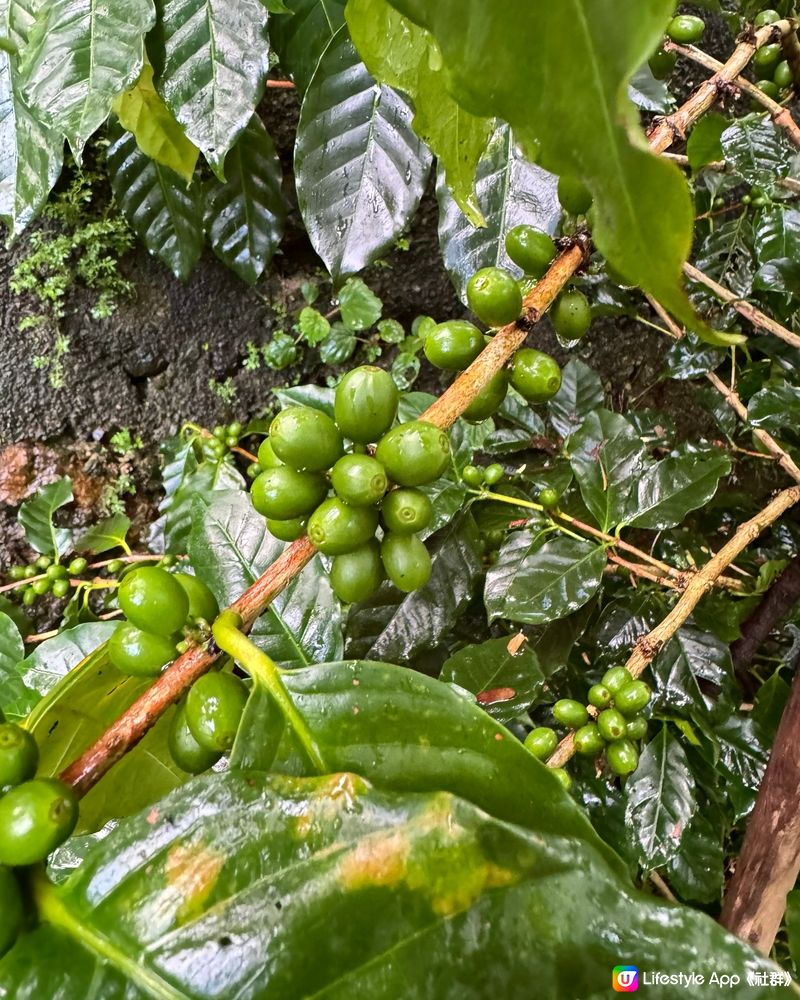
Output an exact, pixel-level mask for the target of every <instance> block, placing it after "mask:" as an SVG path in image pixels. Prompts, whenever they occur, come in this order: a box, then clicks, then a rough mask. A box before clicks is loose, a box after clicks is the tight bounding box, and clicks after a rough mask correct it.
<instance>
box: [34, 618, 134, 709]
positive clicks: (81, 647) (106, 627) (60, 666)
mask: <svg viewBox="0 0 800 1000" xmlns="http://www.w3.org/2000/svg"><path fill="white" fill-rule="evenodd" d="M116 628H117V622H113V621H111V622H90V623H88V624H86V625H78V626H76V627H75V628H71V629H66V630H64V631H63V632H59V633H58V635H54V636H53V638H52V639H45V641H44V642H40V643H39V644H38V645H37V646H36V647H35V648H34V650H33V652H32V653H31V654H30V655H29V656H27V657H26V658H25V659H24V660H22V662H21V663H20V664H19V665H18V667H17V671H18V673H19V676H20V677H21V678H22V680H23V681H24V683H25V684H26V685H27V687H28V688H29V689H30V690H31V691H35V692H36V696H37V697H36V701H37V702H38V701H39V699H40V698H43V697H44V696H45V695H47V694H49V693H50V692H51V691H52V690H53V688H54V687H55V686H56V685H57V684H58V682H59V681H60V680H61V678H62V677H65V676H66V675H67V674H68V673H69V672H70V670H72V668H73V667H74V666H76V665H77V664H79V663H80V662H81V661H82V660H83V659H85V658H86V657H87V656H88V655H89V653H91V652H93V650H95V649H97V647H98V646H102V644H103V643H104V642H106V640H108V639H109V638H110V637H111V636H112V635H113V634H114V632H115V630H116ZM31 707H32V706H31Z"/></svg>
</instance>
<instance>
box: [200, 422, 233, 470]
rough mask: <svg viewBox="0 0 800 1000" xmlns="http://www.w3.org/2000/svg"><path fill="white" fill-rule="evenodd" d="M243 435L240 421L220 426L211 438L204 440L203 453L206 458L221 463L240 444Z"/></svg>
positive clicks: (215, 429)
mask: <svg viewBox="0 0 800 1000" xmlns="http://www.w3.org/2000/svg"><path fill="white" fill-rule="evenodd" d="M241 435H242V425H241V424H240V423H239V421H238V420H237V421H234V422H233V423H232V424H227V425H224V424H219V425H218V426H217V427H215V428H214V431H213V433H212V435H211V437H207V438H204V439H203V445H202V446H203V452H204V454H205V456H206V458H209V459H211V460H212V461H217V462H218V461H220V459H222V458H224V457H225V455H226V454H227V453H228V452H229V451H230V450H231V448H235V447H236V446H237V445H238V444H239V438H240V437H241Z"/></svg>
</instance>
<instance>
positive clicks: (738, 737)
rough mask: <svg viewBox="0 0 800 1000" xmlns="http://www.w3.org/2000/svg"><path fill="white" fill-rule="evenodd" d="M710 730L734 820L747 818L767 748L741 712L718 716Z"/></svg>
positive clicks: (752, 724) (762, 770)
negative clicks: (713, 737)
mask: <svg viewBox="0 0 800 1000" xmlns="http://www.w3.org/2000/svg"><path fill="white" fill-rule="evenodd" d="M720 715H721V718H720V719H719V721H718V722H717V724H716V726H715V728H714V735H715V737H716V740H717V743H718V746H719V764H718V768H719V771H720V772H721V773H722V775H723V776H724V778H725V784H726V788H727V792H728V797H729V799H730V802H731V805H732V806H733V810H734V819H735V821H738V820H741V819H742V818H743V817H745V816H747V815H748V813H749V812H750V811H751V809H752V808H753V805H754V804H755V801H756V795H757V794H758V789H759V787H760V786H761V779H762V778H763V777H764V769H765V767H766V766H767V760H768V758H769V747H768V746H766V745H765V744H764V743H762V741H761V739H760V734H759V732H758V730H757V729H756V726H755V723H754V721H753V719H752V718H750V717H749V715H746V714H744V713H742V712H736V711H733V712H729V713H727V712H726V713H720Z"/></svg>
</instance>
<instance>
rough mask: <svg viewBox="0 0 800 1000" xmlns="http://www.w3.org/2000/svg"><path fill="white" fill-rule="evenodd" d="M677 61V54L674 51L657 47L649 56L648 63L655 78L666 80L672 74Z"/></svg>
mask: <svg viewBox="0 0 800 1000" xmlns="http://www.w3.org/2000/svg"><path fill="white" fill-rule="evenodd" d="M677 61H678V54H677V53H676V52H665V51H664V49H658V50H657V51H656V52H654V53H653V55H652V56H650V59H649V60H648V65H649V67H650V72H651V73H652V74H653V76H654V77H655V78H656V80H668V79H669V78H670V76H672V71H673V70H674V69H675V64H676V63H677Z"/></svg>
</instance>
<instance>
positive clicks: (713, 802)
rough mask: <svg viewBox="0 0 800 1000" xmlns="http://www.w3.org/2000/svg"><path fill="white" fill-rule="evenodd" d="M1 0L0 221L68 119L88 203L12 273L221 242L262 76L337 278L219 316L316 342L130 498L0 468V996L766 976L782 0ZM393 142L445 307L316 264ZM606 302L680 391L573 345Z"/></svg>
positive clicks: (289, 201)
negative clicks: (658, 390)
mask: <svg viewBox="0 0 800 1000" xmlns="http://www.w3.org/2000/svg"><path fill="white" fill-rule="evenodd" d="M0 14H1V16H0V151H1V152H0V219H2V221H3V222H4V223H5V225H6V227H7V229H8V234H9V237H10V238H14V237H17V236H18V235H19V234H20V233H22V232H23V230H25V229H26V227H28V226H31V225H32V224H34V225H38V223H36V222H35V220H37V218H38V217H39V216H40V215H41V213H42V212H45V213H48V212H50V213H52V206H53V205H59V204H61V205H62V206H63V205H64V204H65V203H68V202H69V198H70V192H76V191H80V190H83V189H84V188H83V187H82V184H83V183H84V182H82V181H81V180H80V177H81V175H80V169H81V164H82V163H83V160H84V156H85V152H86V149H87V144H89V143H90V142H91V143H92V147H91V149H92V164H91V167H90V168H88V167H87V170H89V169H90V170H91V175H90V176H91V182H92V184H97V183H100V184H102V183H103V178H104V177H105V176H107V178H108V180H109V182H110V190H111V191H112V192H113V212H119V213H121V215H122V217H123V218H124V220H126V221H125V223H123V222H122V221H121V220H120V219H119V216H118V215H115V214H113V212H112V209H111V207H109V213H111V214H109V216H108V219H109V220H110V222H109V225H110V226H111V230H107V229H102V227H101V229H102V231H101V229H90V228H85V231H84V229H81V232H82V233H83V236H82V238H81V241H79V242H78V243H76V242H75V241H72V242H70V240H69V239H62V240H61V242H60V243H58V244H57V245H56V243H54V242H52V241H51V242H49V243H48V242H47V240H46V239H45V237H43V236H41V235H38V236H36V249H37V253H38V256H37V257H36V258H35V259H36V260H37V261H41V266H40V265H39V264H37V265H36V266H33V265H30V266H29V267H27V268H26V269H23V272H21V274H22V277H21V276H20V272H18V274H17V278H16V280H17V281H21V280H22V278H23V277H24V279H25V281H26V286H25V291H26V292H29V293H32V294H35V295H37V296H38V298H39V299H40V300H41V301H42V302H48V301H49V302H50V303H51V305H50V307H49V308H50V309H51V310H52V316H54V317H55V318H56V319H57V318H58V317H59V315H60V312H61V310H62V308H63V307H62V300H63V295H64V287H65V286H64V282H63V281H61V280H57V279H58V276H59V275H61V274H63V273H65V270H64V269H68V270H69V280H70V281H72V280H75V279H76V276H77V277H83V278H85V277H86V275H87V274H88V275H90V276H91V277H92V281H96V282H97V284H96V287H95V286H94V285H92V287H95V290H96V291H97V293H98V295H99V299H98V302H100V303H103V304H104V305H103V309H102V310H101V312H107V309H108V307H109V303H110V302H111V300H112V299H113V297H114V296H116V295H117V294H122V293H123V292H124V293H125V294H127V293H128V292H130V291H131V288H130V287H129V285H128V284H127V281H128V279H127V278H122V277H120V276H119V275H118V273H117V270H116V263H117V261H116V260H115V259H113V258H114V257H115V256H116V255H120V254H122V253H124V252H125V251H126V250H127V249H128V246H129V244H130V239H132V237H130V234H131V233H133V234H135V237H136V238H137V239H138V240H140V241H141V242H142V243H143V245H144V246H145V247H146V248H147V249H148V250H149V251H150V252H151V253H152V254H153V255H155V256H156V257H157V258H158V259H159V260H161V261H162V262H163V263H165V264H166V265H167V266H168V267H169V269H170V270H171V271H172V272H173V274H174V275H175V276H176V277H177V278H181V279H185V278H186V277H187V276H188V275H189V274H190V272H191V271H192V269H193V267H194V266H195V265H196V264H197V262H198V260H199V258H200V255H201V253H202V251H203V248H204V246H205V245H206V244H208V246H210V248H211V249H212V250H213V252H214V253H215V254H216V256H217V257H218V258H220V260H221V261H222V262H223V263H224V264H225V265H227V266H228V267H230V268H231V269H232V270H233V271H234V272H235V273H236V274H237V275H239V276H240V277H241V278H242V279H244V280H245V281H247V282H249V283H251V284H257V283H258V282H259V280H260V279H261V278H262V276H263V275H265V274H266V273H267V272H268V270H269V268H270V265H271V261H272V259H273V257H274V255H275V254H276V253H277V252H278V251H279V248H280V246H281V240H282V236H283V231H284V225H285V222H286V219H287V215H288V212H289V211H290V209H292V208H293V205H294V192H293V191H292V189H291V184H290V183H289V181H290V178H284V177H283V176H282V168H281V165H280V161H279V159H278V156H277V153H276V146H275V144H274V143H273V140H272V138H271V137H270V135H269V133H268V131H267V129H266V127H265V125H264V122H263V120H262V114H263V109H264V106H265V105H264V103H263V102H269V101H270V100H271V99H272V98H273V97H274V94H275V93H277V92H279V91H287V90H288V91H292V92H294V94H295V95H296V99H297V102H298V106H299V119H298V124H297V131H296V135H295V136H294V186H295V190H296V207H297V208H298V209H299V215H300V216H301V218H302V221H303V224H304V226H305V228H306V230H307V233H308V237H309V239H310V241H311V244H312V245H313V247H314V249H315V250H316V253H317V254H318V256H319V258H320V261H321V263H322V265H324V267H325V269H326V270H327V272H328V273H329V275H330V280H331V282H332V287H333V289H334V295H335V297H336V300H337V301H336V308H335V309H334V311H333V312H332V313H325V312H323V311H322V310H318V309H316V308H315V307H314V303H315V301H316V297H317V292H316V291H315V289H314V288H313V287H311V286H310V285H309V286H308V287H304V289H303V291H302V295H303V298H304V301H305V303H306V304H305V305H304V306H303V307H302V308H301V311H299V312H298V313H297V314H296V315H294V316H293V317H291V318H289V317H287V320H288V321H287V324H286V326H287V327H288V328H289V329H288V330H280V331H277V332H276V333H275V335H274V337H273V339H272V340H271V341H270V343H268V344H266V345H263V346H257V345H253V348H252V351H250V352H249V354H248V363H249V364H250V366H251V367H253V368H257V367H260V366H261V365H262V364H263V365H264V366H265V367H267V368H270V369H272V370H273V371H280V370H282V369H283V368H286V367H288V366H290V365H292V364H294V363H295V362H296V361H297V359H298V357H299V356H300V354H301V353H302V352H303V351H304V350H305V349H306V348H319V351H320V357H321V360H322V361H323V362H324V363H325V364H326V365H328V366H329V369H330V370H329V371H328V372H327V373H326V375H325V377H324V378H323V379H320V380H319V381H321V382H324V384H299V385H286V386H283V387H279V388H276V389H275V390H274V391H273V392H272V393H270V394H267V393H266V392H265V397H266V398H265V399H264V409H263V412H260V413H256V414H239V415H238V416H239V418H240V419H235V420H232V421H231V422H229V423H226V424H220V425H219V426H217V427H211V428H208V427H204V426H202V425H201V424H200V423H187V424H185V426H184V427H183V428H182V429H181V430H180V432H179V433H178V434H176V435H175V436H173V437H170V438H168V439H167V440H165V441H162V442H161V443H160V444H161V458H162V461H161V473H160V475H161V479H160V487H161V500H160V505H159V510H158V516H157V517H156V518H155V520H154V521H153V523H152V524H149V525H148V526H147V530H142V529H141V526H138V525H136V524H134V521H133V519H132V518H131V517H129V513H130V514H132V513H133V510H132V509H131V510H128V508H127V507H126V504H125V496H126V495H127V494H126V491H124V490H123V491H118V492H117V494H116V504H115V505H114V507H113V510H112V509H111V508H110V507H109V508H108V509H107V511H106V513H107V514H108V516H105V517H102V518H101V519H99V520H95V521H94V522H93V523H90V524H88V525H87V524H86V523H84V522H83V521H82V520H81V519H80V518H79V517H78V516H77V514H76V509H75V507H74V505H73V501H74V485H75V484H74V483H73V481H72V480H71V479H70V477H69V476H61V477H60V478H56V479H53V480H52V481H50V482H48V483H47V484H46V485H45V486H43V487H41V488H39V489H38V490H36V491H35V492H34V493H33V494H32V495H31V496H29V497H28V499H26V500H25V501H24V502H22V503H21V504H20V505H19V508H18V511H17V522H18V528H19V531H20V533H21V534H22V535H24V539H25V545H26V546H27V549H28V561H26V562H19V563H17V564H14V565H7V566H4V567H2V578H1V579H0V709H2V711H0V997H3V998H9V1000H11V998H18V1000H22V998H33V997H37V998H38V997H59V998H64V1000H73V998H74V1000H79V998H80V1000H82V998H84V997H102V998H109V1000H111V998H122V997H126V998H131V1000H133V998H140V997H141V998H145V997H154V998H160V1000H167V998H171V1000H177V998H198V1000H199V998H212V997H213V998H220V1000H228V998H230V1000H233V998H239V997H242V998H244V997H248V998H262V997H263V998H270V1000H273V998H274V1000H281V998H285V1000H295V998H297V1000H299V998H301V997H320V998H321V997H326V998H331V1000H332V998H334V997H351V996H354V995H363V996H365V997H368V998H376V1000H384V998H385V1000H394V998H399V997H424V998H448V1000H449V998H453V1000H456V998H457V1000H470V998H475V1000H483V998H488V997H494V996H496V995H503V996H509V997H512V998H520V1000H522V998H527V997H529V996H542V997H547V998H551V997H552V998H554V1000H571V998H575V997H581V998H583V997H586V998H588V997H601V996H607V995H610V994H611V992H614V991H616V992H632V991H634V990H636V989H637V986H638V985H641V986H642V987H643V988H645V989H649V991H650V993H651V994H652V995H654V996H659V997H663V998H672V997H679V996H685V995H687V993H686V991H687V990H690V992H691V995H700V993H701V992H702V991H703V990H704V989H706V988H710V989H713V990H718V989H725V991H726V995H730V996H734V997H741V998H745V997H746V998H748V1000H749V998H761V997H764V998H766V997H773V996H776V995H782V994H786V995H794V994H796V993H797V992H798V989H797V986H796V985H795V983H794V977H796V976H797V974H798V973H800V888H798V887H796V883H797V879H798V872H800V806H799V805H798V796H797V787H798V779H800V755H798V750H797V747H798V745H800V686H798V683H800V682H796V681H795V680H794V677H793V675H794V673H795V671H796V668H797V663H798V636H799V635H800V632H798V628H800V568H799V567H800V522H798V516H797V510H798V504H799V503H800V466H799V465H798V464H797V463H798V461H800V436H798V429H797V428H798V424H797V421H798V416H800V363H798V357H800V355H798V348H799V347H800V213H798V211H797V209H796V207H795V203H796V199H797V196H798V193H800V167H798V162H799V161H798V147H800V126H799V125H798V123H797V121H796V120H795V111H796V103H795V102H796V98H797V91H798V86H800V40H798V34H797V32H798V28H800V20H798V19H797V18H796V16H795V15H796V11H795V9H794V5H793V3H792V2H791V0H779V2H778V3H776V5H775V9H772V8H766V6H765V4H764V3H761V2H759V0H707V2H705V3H703V4H702V5H700V6H697V7H691V8H688V9H685V8H683V7H680V8H678V7H676V4H675V3H674V2H673V0H650V2H647V3H643V2H642V0H616V2H615V3H613V4H612V3H608V2H602V0H575V2H573V3H552V2H545V0H507V2H505V3H503V4H487V3H486V2H485V0H458V2H456V0H438V2H437V3H434V4H426V3H424V2H422V0H347V2H346V3H345V2H342V0H228V2H227V3H224V4H217V3H211V2H210V0H193V2H191V3H190V2H188V0H167V2H164V0H158V2H157V3H155V4H154V3H153V2H152V0H128V2H127V3H125V4H124V5H123V4H121V3H120V2H119V0H107V2H105V3H103V4H100V3H97V2H95V0H70V2H69V3H68V2H66V0H0ZM701 15H702V16H701ZM707 19H708V23H707ZM710 29H713V31H712V30H710ZM712 35H713V38H712ZM713 39H716V41H714V40H713ZM720 39H723V40H720ZM712 41H713V44H712ZM723 49H725V51H724V53H723V52H722V50H723ZM709 50H713V52H714V54H711V51H709ZM720 54H724V56H725V59H726V61H725V62H719V61H718V59H717V58H716V56H717V55H720ZM698 74H699V77H700V80H701V82H699V83H696V85H694V86H693V85H692V81H695V80H696V78H697V76H698ZM65 142H66V144H67V145H68V148H69V155H70V156H71V158H72V160H74V166H73V165H70V167H69V168H68V173H67V175H66V176H65V177H64V178H62V165H63V156H64V148H65ZM76 170H77V171H78V174H77V177H78V179H77V180H76V179H75V178H76V174H75V171H76ZM434 172H435V188H436V196H437V199H438V207H439V237H440V243H441V251H442V261H443V266H444V268H445V269H446V270H447V272H448V273H449V275H450V277H451V278H452V281H453V284H454V286H455V289H456V291H457V293H458V296H459V297H460V298H461V300H462V302H463V305H464V307H465V308H464V310H463V311H462V314H460V315H457V316H437V317H431V316H428V315H427V312H428V311H429V309H428V306H427V304H426V303H425V302H424V301H422V302H415V303H414V308H415V310H416V311H417V312H418V313H419V316H418V318H417V320H416V321H415V322H414V324H413V328H412V329H411V331H410V333H407V332H406V330H405V329H404V328H403V326H402V325H401V324H400V323H398V322H397V321H396V320H393V319H389V318H384V317H383V305H382V302H381V301H380V299H378V298H377V297H376V296H375V295H374V294H373V292H371V290H370V288H369V287H368V285H367V284H365V282H364V280H363V279H362V278H361V277H359V274H360V273H361V272H362V271H364V270H365V269H366V268H367V267H368V266H370V265H374V264H376V263H378V264H379V263H380V262H381V260H382V259H383V258H384V256H385V255H386V253H387V252H388V251H389V250H390V249H391V248H393V247H394V246H396V245H397V243H398V240H402V239H403V238H404V233H405V232H406V231H407V229H408V227H409V225H410V224H411V222H412V220H413V219H414V216H415V214H416V213H417V210H418V208H419V206H420V202H421V200H422V198H423V195H424V193H425V191H426V188H427V187H428V185H429V183H430V182H431V176H432V174H433V173H434ZM98 177H99V178H100V180H99V181H98ZM65 192H66V194H65ZM65 198H66V199H67V202H65ZM48 206H50V207H48ZM98 225H99V223H98ZM38 233H40V231H39V230H35V235H36V234H38ZM101 237H102V239H101ZM109 247H111V249H112V250H113V251H114V253H113V254H112V253H111V251H110V250H109V249H108V248H109ZM411 252H413V247H412V249H411ZM104 262H107V264H106V263H104ZM37 268H38V269H37ZM48 282H49V284H48ZM97 319H98V321H99V320H100V319H102V315H99V314H98V316H97ZM623 319H624V321H625V322H626V323H628V324H631V323H634V322H638V323H639V324H640V326H641V330H642V337H645V336H649V337H651V338H652V339H653V343H655V344H659V343H662V344H663V351H662V357H661V359H660V360H659V366H660V374H659V377H658V384H659V386H660V387H662V388H663V387H665V386H666V387H671V388H672V389H674V390H675V393H676V394H675V395H674V396H673V397H672V398H673V399H679V400H681V401H682V402H683V403H685V406H686V408H687V411H688V416H686V414H683V413H681V412H680V410H681V406H682V403H678V404H677V405H673V407H672V410H670V407H669V406H668V405H667V404H665V405H664V407H663V408H660V407H659V408H657V407H655V406H645V405H639V404H640V398H631V397H630V391H629V390H630V386H622V385H618V384H615V383H614V382H613V381H612V383H611V384H607V383H606V382H604V380H603V379H602V378H601V376H600V374H599V373H598V371H597V370H596V369H595V368H594V367H592V366H591V365H589V364H587V360H588V359H590V358H591V353H590V351H588V350H586V344H587V335H588V342H591V341H592V333H591V330H592V327H593V325H594V326H595V330H597V328H599V327H601V326H602V328H603V330H604V333H605V334H607V335H608V336H613V335H614V333H615V330H614V324H615V323H616V322H620V323H622V321H623ZM332 320H333V322H331V321H332ZM550 329H552V332H553V335H554V338H555V339H554V340H552V343H553V344H558V345H559V346H558V350H556V348H555V347H551V348H550V350H549V351H545V350H543V349H542V348H543V347H544V346H545V344H544V342H543V338H542V333H541V332H542V331H543V330H545V331H546V330H550ZM289 331H291V332H289ZM370 331H373V332H370ZM646 331H649V332H647V333H646ZM359 335H360V336H359ZM654 350H657V348H654ZM550 351H555V353H556V354H558V355H559V356H558V357H556V356H554V354H553V353H550ZM559 351H560V354H559ZM384 352H385V354H386V356H385V357H384V356H383V355H384ZM564 358H566V362H564V360H563V359H564ZM346 363H349V365H350V366H351V367H349V369H348V368H346ZM420 372H421V373H422V374H423V376H424V378H425V382H424V383H420V384H425V385H427V386H428V387H429V388H430V387H437V388H441V389H442V391H441V393H439V394H433V393H429V392H425V391H421V390H420V389H416V390H415V389H414V388H413V386H414V384H415V380H416V378H417V375H418V374H419V373H420ZM678 393H679V395H678ZM643 395H648V397H649V398H651V399H652V398H655V397H654V396H653V395H652V394H651V393H649V392H648V393H646V394H643ZM669 398H670V397H668V396H665V399H669ZM227 419H228V420H230V417H228V418H227ZM115 440H116V441H117V442H118V445H119V442H121V441H124V442H127V443H123V444H122V445H121V447H122V449H123V451H125V450H131V449H134V448H135V449H139V448H141V447H142V445H143V442H142V441H141V440H140V438H139V437H136V438H133V437H132V436H131V432H130V431H129V430H126V431H125V432H124V433H123V432H120V433H119V434H118V435H115V437H114V438H113V439H112V447H113V446H114V444H113V442H114V441H115ZM134 441H135V442H136V443H135V445H134V444H133V442H134ZM43 621H46V622H47V623H48V624H49V625H53V624H54V623H57V627H55V628H52V627H50V628H48V629H46V630H40V631H37V629H38V628H39V627H40V624H41V623H42V622H43ZM776 991H777V993H776Z"/></svg>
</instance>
